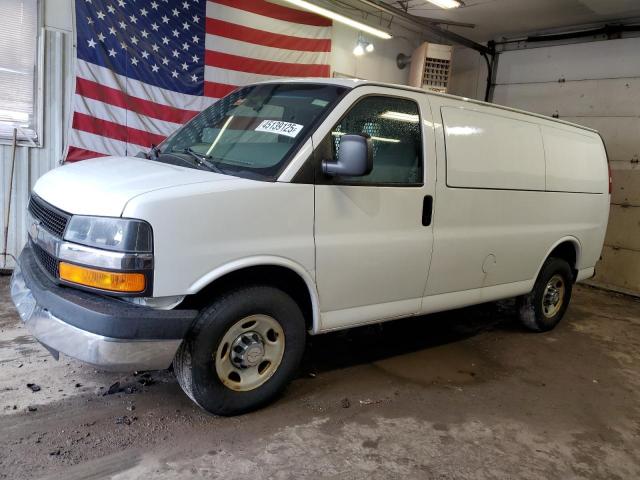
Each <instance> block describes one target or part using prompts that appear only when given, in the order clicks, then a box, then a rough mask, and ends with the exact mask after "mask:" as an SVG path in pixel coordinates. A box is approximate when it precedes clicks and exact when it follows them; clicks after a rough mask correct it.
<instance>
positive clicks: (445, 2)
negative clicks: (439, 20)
mask: <svg viewBox="0 0 640 480" xmlns="http://www.w3.org/2000/svg"><path fill="white" fill-rule="evenodd" d="M427 2H429V3H433V4H434V5H435V6H437V7H440V8H447V9H449V8H458V7H461V6H462V5H464V3H462V2H461V1H459V0H427Z"/></svg>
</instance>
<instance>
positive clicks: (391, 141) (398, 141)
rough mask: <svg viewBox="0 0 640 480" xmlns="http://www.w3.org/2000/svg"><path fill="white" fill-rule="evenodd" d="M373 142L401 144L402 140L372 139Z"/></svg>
mask: <svg viewBox="0 0 640 480" xmlns="http://www.w3.org/2000/svg"><path fill="white" fill-rule="evenodd" d="M371 140H374V141H376V142H386V143H400V140H398V139H397V138H385V137H371Z"/></svg>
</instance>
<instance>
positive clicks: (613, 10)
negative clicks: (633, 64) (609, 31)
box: [384, 0, 640, 41]
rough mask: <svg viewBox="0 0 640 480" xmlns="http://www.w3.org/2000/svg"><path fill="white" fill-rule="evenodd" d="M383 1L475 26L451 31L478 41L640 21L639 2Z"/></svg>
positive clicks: (627, 0)
mask: <svg viewBox="0 0 640 480" xmlns="http://www.w3.org/2000/svg"><path fill="white" fill-rule="evenodd" d="M384 1H385V3H388V4H390V5H392V6H394V7H399V8H403V6H405V5H407V4H408V7H409V13H411V14H413V15H417V16H423V17H430V18H437V19H442V20H452V21H456V22H465V23H473V24H475V25H476V26H475V28H463V27H449V28H451V30H453V31H455V32H457V33H460V34H462V35H464V36H466V37H468V38H471V39H473V40H476V41H486V40H491V39H497V38H500V37H502V36H511V37H513V36H515V35H518V34H524V33H533V32H537V31H541V30H549V29H555V28H559V27H568V26H575V25H585V24H593V23H601V22H607V21H612V20H621V19H630V18H633V17H640V1H639V0H464V3H465V6H464V7H461V8H456V9H451V10H443V9H441V8H438V7H436V6H435V5H433V4H431V3H429V2H427V1H426V0H408V1H398V0H384Z"/></svg>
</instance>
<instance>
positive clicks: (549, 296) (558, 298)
mask: <svg viewBox="0 0 640 480" xmlns="http://www.w3.org/2000/svg"><path fill="white" fill-rule="evenodd" d="M564 292H565V285H564V279H563V278H562V277H561V276H560V275H554V276H553V277H551V278H550V279H549V281H548V282H547V286H546V287H545V289H544V294H543V295H542V311H543V313H544V315H545V316H546V317H547V318H551V317H553V316H554V315H556V314H557V313H558V312H559V311H560V308H562V303H563V301H564Z"/></svg>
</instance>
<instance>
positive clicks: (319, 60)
mask: <svg viewBox="0 0 640 480" xmlns="http://www.w3.org/2000/svg"><path fill="white" fill-rule="evenodd" d="M205 48H206V49H207V50H213V51H216V52H222V53H228V54H230V55H238V56H239V57H246V58H248V59H251V58H255V59H257V60H269V61H270V62H284V63H304V64H314V65H327V64H329V56H330V52H303V51H299V50H286V49H283V48H274V47H265V46H263V45H256V44H254V43H248V42H242V41H240V40H233V39H231V38H225V37H220V36H217V35H209V34H207V36H206V39H205Z"/></svg>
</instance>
